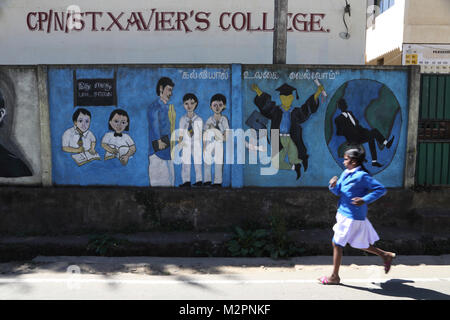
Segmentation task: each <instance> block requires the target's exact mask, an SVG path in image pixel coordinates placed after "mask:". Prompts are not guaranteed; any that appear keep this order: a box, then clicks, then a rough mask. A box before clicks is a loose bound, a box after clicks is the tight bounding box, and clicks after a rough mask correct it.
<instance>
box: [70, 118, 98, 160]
mask: <svg viewBox="0 0 450 320" xmlns="http://www.w3.org/2000/svg"><path fill="white" fill-rule="evenodd" d="M80 136H81V141H82V143H83V148H84V150H85V151H84V152H81V153H74V154H72V155H71V156H72V159H73V160H75V162H76V163H77V164H78V165H79V166H81V165H83V164H85V163H87V162H89V161H92V160H100V155H99V154H98V153H97V152H95V154H91V153H90V152H88V150H89V149H91V145H92V143H94V144H95V142H96V139H95V136H94V134H93V133H92V132H91V131H90V130H87V131H86V132H84V133H83V134H82V135H80V133H79V132H78V130H77V129H76V127H72V128H69V129H67V130H66V131H65V132H64V134H63V136H62V146H63V147H71V148H79V147H80V146H79V145H78V141H79V140H80Z"/></svg>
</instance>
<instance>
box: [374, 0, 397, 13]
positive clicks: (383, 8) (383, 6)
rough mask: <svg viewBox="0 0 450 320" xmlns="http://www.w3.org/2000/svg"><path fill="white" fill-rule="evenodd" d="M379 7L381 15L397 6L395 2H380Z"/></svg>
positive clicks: (386, 0) (384, 0)
mask: <svg viewBox="0 0 450 320" xmlns="http://www.w3.org/2000/svg"><path fill="white" fill-rule="evenodd" d="M377 2H378V5H379V6H380V13H383V12H385V11H386V10H387V9H389V8H390V7H392V6H393V5H394V4H395V0H378V1H377Z"/></svg>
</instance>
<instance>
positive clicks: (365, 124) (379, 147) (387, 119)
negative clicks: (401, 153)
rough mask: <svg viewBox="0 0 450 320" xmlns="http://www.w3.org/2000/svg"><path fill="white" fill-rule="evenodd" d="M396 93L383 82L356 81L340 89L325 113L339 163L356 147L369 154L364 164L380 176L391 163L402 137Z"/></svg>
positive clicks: (331, 146)
mask: <svg viewBox="0 0 450 320" xmlns="http://www.w3.org/2000/svg"><path fill="white" fill-rule="evenodd" d="M400 111H401V110H400V105H399V103H398V101H397V98H396V97H395V95H394V93H393V92H392V91H391V90H390V89H389V88H388V87H387V86H386V85H384V84H383V83H381V82H378V81H375V80H366V79H357V80H350V81H348V82H345V83H344V84H343V85H342V86H340V87H339V88H338V89H337V90H336V92H335V93H334V95H333V96H332V98H331V99H330V102H329V104H328V107H327V111H326V114H325V139H326V144H327V146H328V149H329V150H330V152H331V154H332V155H333V158H334V159H335V160H336V162H337V164H338V165H339V166H340V167H341V168H342V169H345V167H344V164H343V161H344V158H343V157H344V152H345V151H346V150H347V149H348V148H350V147H353V146H358V147H360V148H362V149H363V150H364V151H365V153H366V160H367V162H366V163H365V164H364V165H365V167H366V168H367V170H368V171H369V172H370V173H371V174H372V175H374V174H377V173H379V172H381V171H382V170H384V169H385V168H387V167H388V166H389V164H390V163H391V161H392V159H393V157H394V155H395V151H396V149H397V145H398V142H399V138H400V130H401V124H402V119H401V112H400Z"/></svg>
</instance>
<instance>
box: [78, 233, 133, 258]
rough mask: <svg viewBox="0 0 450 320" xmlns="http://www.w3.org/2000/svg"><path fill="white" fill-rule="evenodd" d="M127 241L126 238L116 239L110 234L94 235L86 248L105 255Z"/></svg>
mask: <svg viewBox="0 0 450 320" xmlns="http://www.w3.org/2000/svg"><path fill="white" fill-rule="evenodd" d="M125 243H126V240H121V239H116V238H114V237H112V236H110V235H100V236H93V237H92V238H91V239H89V242H88V244H87V247H86V249H87V250H88V251H94V252H95V254H97V255H100V256H105V255H108V254H111V253H112V252H113V250H114V249H117V248H118V247H119V246H121V245H124V244H125Z"/></svg>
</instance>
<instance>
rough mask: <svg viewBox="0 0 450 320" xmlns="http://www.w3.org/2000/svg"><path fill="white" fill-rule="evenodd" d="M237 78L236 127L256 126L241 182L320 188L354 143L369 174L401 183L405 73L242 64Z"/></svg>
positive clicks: (340, 166) (389, 183)
mask: <svg viewBox="0 0 450 320" xmlns="http://www.w3.org/2000/svg"><path fill="white" fill-rule="evenodd" d="M242 78H243V86H242V87H243V117H244V130H248V129H255V130H258V136H257V139H256V143H246V147H247V150H246V156H248V157H249V159H251V156H252V153H254V154H256V155H257V157H258V161H257V163H256V164H250V163H246V164H245V166H244V173H243V175H244V185H245V186H284V187H294V186H326V185H327V184H328V181H329V178H330V177H331V176H334V175H336V174H337V173H338V172H340V171H341V170H342V169H344V166H343V163H342V162H343V152H344V151H345V150H346V148H348V147H350V146H354V145H358V146H360V147H361V148H363V149H364V150H365V151H366V153H367V159H368V160H369V163H368V165H367V168H368V169H369V171H370V172H371V173H372V174H377V175H379V176H377V179H379V180H380V181H383V183H384V184H385V185H386V186H388V187H400V186H402V184H403V167H404V161H405V148H406V129H407V127H406V123H405V122H404V121H402V119H406V118H407V102H408V98H407V97H408V94H407V87H408V85H407V81H408V76H407V73H406V72H404V71H395V70H393V71H384V70H383V71H379V70H363V69H358V70H355V69H353V70H352V69H342V68H339V69H336V70H333V69H327V68H320V69H298V68H296V67H295V66H286V67H285V68H275V67H272V66H267V67H262V68H261V67H257V66H244V68H243V75H242ZM330 97H331V98H330ZM274 129H275V132H276V135H274ZM266 130H267V131H266ZM270 131H271V132H270ZM266 146H268V147H267V150H266ZM268 156H270V158H271V163H268V162H267V159H266V158H267V157H268Z"/></svg>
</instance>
